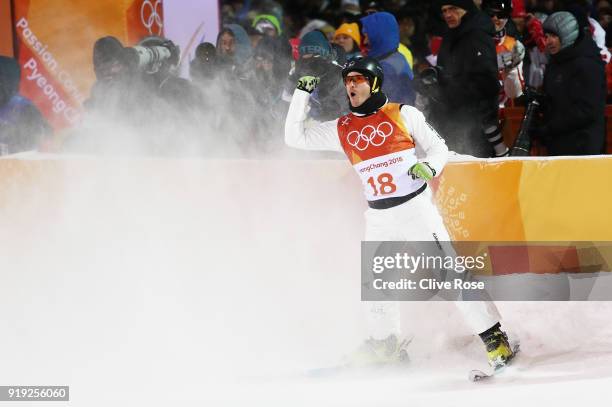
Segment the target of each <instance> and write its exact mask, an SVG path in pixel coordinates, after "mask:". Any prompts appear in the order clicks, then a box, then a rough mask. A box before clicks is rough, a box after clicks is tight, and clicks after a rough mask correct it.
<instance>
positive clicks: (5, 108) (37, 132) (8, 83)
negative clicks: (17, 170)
mask: <svg viewBox="0 0 612 407" xmlns="http://www.w3.org/2000/svg"><path fill="white" fill-rule="evenodd" d="M20 77H21V72H20V69H19V64H18V63H17V61H16V60H15V59H14V58H10V57H5V56H0V155H4V154H13V153H18V152H21V151H28V150H33V149H36V148H37V147H38V146H39V144H40V142H41V141H43V138H44V137H45V136H50V135H51V127H50V126H49V124H48V123H47V121H46V120H45V119H44V118H43V116H42V114H41V113H40V111H39V110H38V109H37V108H36V106H34V105H33V104H32V102H31V101H30V100H28V99H26V98H24V97H23V96H21V95H20V94H19V81H20Z"/></svg>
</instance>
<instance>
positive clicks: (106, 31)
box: [13, 0, 164, 130]
mask: <svg viewBox="0 0 612 407" xmlns="http://www.w3.org/2000/svg"><path fill="white" fill-rule="evenodd" d="M13 30H14V35H15V37H16V40H17V41H16V44H17V49H16V55H17V56H18V60H19V64H20V65H21V88H20V93H21V94H22V95H23V96H25V97H27V98H29V99H30V100H32V101H33V102H34V104H35V105H36V106H37V107H38V108H39V109H40V111H41V112H42V114H43V115H44V116H45V117H46V118H47V120H48V121H49V123H51V125H52V126H53V128H54V129H55V130H60V129H64V128H67V127H71V126H73V125H76V124H77V123H78V122H79V121H80V117H81V114H82V109H83V107H82V105H83V102H84V101H85V100H86V99H87V98H88V96H89V91H90V88H91V86H92V85H93V83H94V81H95V76H94V72H93V66H92V50H93V44H94V43H95V41H96V40H97V39H98V38H100V37H104V36H107V35H112V36H114V37H117V38H118V39H119V40H120V41H121V42H122V43H123V44H124V45H126V46H129V45H134V44H135V43H136V42H138V41H139V40H140V39H141V38H142V37H144V36H147V35H163V34H164V16H163V0H114V1H104V2H90V1H69V0H54V1H47V0H16V1H15V2H14V16H13Z"/></svg>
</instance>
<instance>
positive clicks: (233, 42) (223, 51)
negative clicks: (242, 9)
mask: <svg viewBox="0 0 612 407" xmlns="http://www.w3.org/2000/svg"><path fill="white" fill-rule="evenodd" d="M252 56H253V48H252V47H251V41H250V39H249V36H248V35H247V33H246V31H245V30H244V28H242V27H241V26H240V25H238V24H228V25H225V26H224V27H223V29H222V30H221V32H220V33H219V36H218V37H217V61H218V64H219V69H220V70H221V71H223V72H224V74H226V75H229V76H230V77H234V78H238V79H243V80H246V79H249V78H250V77H251V73H252V69H251V68H252V66H251V64H252V60H251V58H252Z"/></svg>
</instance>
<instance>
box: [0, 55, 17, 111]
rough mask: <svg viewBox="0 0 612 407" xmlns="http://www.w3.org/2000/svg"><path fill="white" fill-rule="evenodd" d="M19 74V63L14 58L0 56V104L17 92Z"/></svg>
mask: <svg viewBox="0 0 612 407" xmlns="http://www.w3.org/2000/svg"><path fill="white" fill-rule="evenodd" d="M20 75H21V71H20V69H19V64H18V63H17V61H16V60H15V58H9V57H4V56H0V86H1V88H0V105H3V104H4V103H6V102H7V101H8V100H9V99H10V98H11V97H13V96H15V95H16V94H17V92H18V90H19V79H20Z"/></svg>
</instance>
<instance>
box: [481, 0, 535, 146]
mask: <svg viewBox="0 0 612 407" xmlns="http://www.w3.org/2000/svg"><path fill="white" fill-rule="evenodd" d="M482 8H483V10H484V11H485V12H486V13H487V14H488V15H489V16H491V22H492V23H493V25H494V26H495V37H494V38H495V45H496V52H497V68H498V70H499V79H500V83H501V90H500V95H499V107H500V108H504V107H505V106H506V104H507V103H508V102H512V99H516V98H518V97H519V96H521V95H522V94H523V75H522V69H523V57H524V56H525V47H524V46H523V44H521V42H520V41H518V40H517V39H516V38H514V37H512V36H510V35H508V34H507V32H506V24H507V23H508V20H509V19H510V15H511V14H512V2H511V0H484V1H483V2H482ZM500 116H501V115H500ZM484 132H485V136H486V137H487V139H488V140H489V142H490V143H492V144H493V150H494V154H495V156H496V157H502V156H504V155H507V154H508V153H509V149H508V147H507V146H506V145H505V144H504V140H503V138H502V125H501V124H500V123H499V122H498V123H497V126H493V124H491V126H490V127H488V128H485V129H484Z"/></svg>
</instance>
